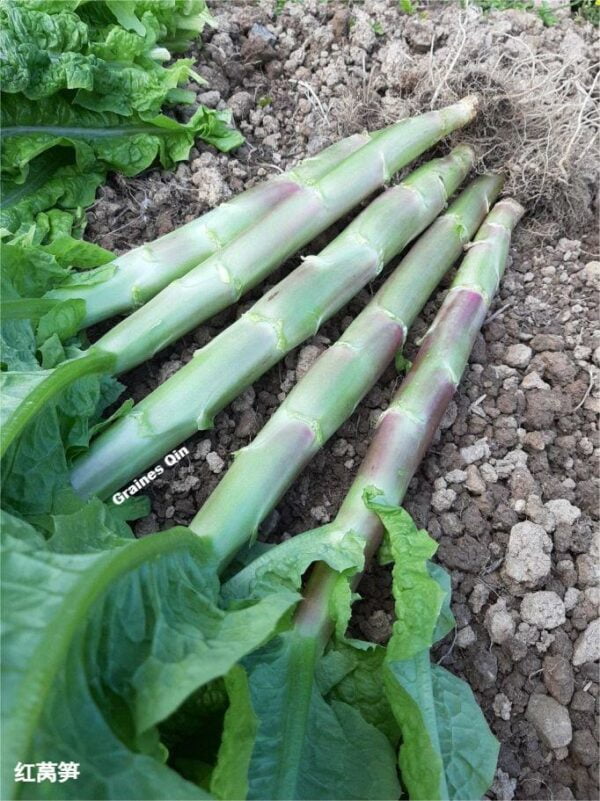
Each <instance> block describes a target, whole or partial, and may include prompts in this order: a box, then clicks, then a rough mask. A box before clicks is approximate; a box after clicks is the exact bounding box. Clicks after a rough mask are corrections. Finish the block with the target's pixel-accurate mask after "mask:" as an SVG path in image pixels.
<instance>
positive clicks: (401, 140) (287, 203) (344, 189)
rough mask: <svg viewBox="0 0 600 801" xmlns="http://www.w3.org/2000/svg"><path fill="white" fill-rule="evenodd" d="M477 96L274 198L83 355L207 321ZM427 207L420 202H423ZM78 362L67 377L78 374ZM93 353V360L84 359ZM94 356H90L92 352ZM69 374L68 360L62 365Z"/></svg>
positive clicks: (396, 131)
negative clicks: (299, 188)
mask: <svg viewBox="0 0 600 801" xmlns="http://www.w3.org/2000/svg"><path fill="white" fill-rule="evenodd" d="M476 107H477V100H476V98H473V97H467V98H464V99H463V100H461V101H460V102H458V103H455V104H454V105H453V106H448V107H447V108H444V109H441V110H440V111H431V112H429V113H428V114H423V115H422V116H420V117H414V118H412V119H407V120H404V121H403V122H399V123H396V124H395V125H392V126H390V127H389V128H386V129H384V130H382V131H379V132H378V133H376V134H375V135H373V136H372V137H371V138H370V141H369V142H368V143H367V144H366V145H364V146H363V147H361V148H359V149H358V150H357V151H356V152H354V153H352V154H351V155H350V156H348V157H347V158H346V159H344V160H343V161H342V162H341V164H339V165H338V166H337V167H335V168H334V169H332V170H330V171H329V172H327V173H326V174H325V175H324V176H322V177H321V178H320V179H319V180H317V181H314V183H311V184H307V185H306V186H304V188H303V189H302V191H298V192H293V193H292V194H291V196H290V197H288V198H287V199H286V200H284V201H283V202H281V203H278V204H277V205H276V206H275V207H274V208H273V209H272V210H271V211H270V212H269V213H268V214H266V215H265V216H263V217H262V218H261V219H260V220H259V221H258V222H257V223H256V224H255V225H253V226H250V228H248V229H247V230H245V231H243V232H242V233H241V234H240V235H239V236H237V237H235V238H234V239H233V240H232V241H231V242H230V243H229V244H228V245H227V246H226V247H224V248H222V249H221V250H219V251H218V252H216V253H214V254H213V255H212V256H210V257H209V258H207V259H206V260H205V261H203V262H202V263H201V264H199V265H198V266H197V267H194V268H192V269H191V270H189V271H188V272H187V273H186V274H185V275H183V276H182V277H180V278H177V279H175V280H174V281H173V282H172V283H170V284H169V285H168V286H166V287H165V288H164V289H163V290H162V291H161V292H159V293H158V294H157V295H155V297H154V298H152V299H151V300H149V301H148V302H147V303H146V304H145V305H144V306H142V307H141V308H139V309H137V311H135V312H133V314H132V315H131V316H130V317H128V318H127V319H125V320H123V321H122V322H120V323H119V324H117V325H116V326H115V327H114V328H112V329H111V330H110V331H109V332H107V333H106V334H105V335H104V336H102V337H101V338H100V339H99V340H98V342H96V343H95V344H94V345H93V346H92V347H91V348H90V349H89V350H88V351H87V354H104V357H105V363H106V364H107V365H110V367H108V368H107V370H110V371H111V372H112V373H114V374H118V373H121V372H124V371H125V370H129V369H132V368H133V367H135V366H136V365H138V364H141V363H142V362H144V361H146V360H147V359H149V358H151V357H152V356H154V354H155V353H157V352H158V351H160V350H161V349H162V348H164V347H166V346H167V345H170V344H171V343H172V342H174V341H175V340H176V339H178V338H179V337H180V336H182V335H183V334H185V333H187V332H188V331H189V330H191V329H192V328H194V327H195V326H197V325H199V324H200V323H202V322H203V321H204V320H206V319H207V318H209V317H211V316H212V315H214V314H216V313H217V312H219V311H221V310H222V309H224V308H226V307H227V306H229V305H230V304H232V303H234V302H236V301H237V300H238V299H239V298H240V297H241V296H242V295H243V294H244V293H245V292H247V291H248V290H249V289H251V288H252V287H253V286H255V285H256V284H257V283H259V282H260V281H262V280H263V279H264V278H265V277H266V276H267V275H269V273H271V272H272V271H273V270H274V269H275V268H276V267H277V266H279V265H280V264H281V263H282V262H283V261H284V260H285V259H286V258H287V257H288V256H290V255H291V254H292V253H294V252H295V251H296V250H298V248H300V247H302V246H303V245H305V244H307V243H308V242H310V240H311V239H313V238H314V237H315V236H316V235H317V234H319V233H320V232H321V231H323V230H324V229H325V228H327V227H328V226H329V225H331V224H332V223H333V222H335V220H337V219H339V217H341V216H342V215H343V214H345V213H346V212H348V211H349V210H350V209H351V208H352V207H353V206H355V205H356V204H357V203H359V202H360V201H361V200H364V199H365V198H366V197H368V196H369V195H370V194H372V192H374V191H375V190H376V189H378V188H379V187H381V185H382V184H384V183H385V182H386V181H388V180H389V179H390V178H391V176H392V175H394V173H396V172H397V171H398V170H399V169H400V168H401V167H403V166H404V165H405V164H408V163H409V162H410V161H412V160H413V159H414V158H416V157H417V156H419V155H420V154H421V153H423V152H424V151H425V150H427V148H429V147H430V146H431V145H433V144H435V142H437V141H438V140H439V139H441V138H442V137H443V136H445V135H446V134H447V133H450V132H451V131H453V130H455V129H456V128H459V127H461V126H462V125H465V124H466V123H467V122H469V121H470V120H471V119H472V118H473V116H474V115H475V113H476ZM425 205H426V204H425ZM87 354H86V355H84V356H83V357H81V359H79V360H78V361H79V364H78V365H77V367H76V368H75V369H74V377H79V375H82V374H84V371H85V368H84V366H83V365H82V364H81V361H82V360H83V359H85V358H87ZM90 358H92V357H90ZM93 358H95V357H93ZM61 369H62V377H61V380H62V379H67V378H68V370H69V367H68V363H64V364H63V366H62V368H61ZM49 400H50V395H49V394H48V393H46V392H44V391H43V390H39V391H37V390H36V395H35V397H34V398H33V399H31V398H29V397H27V398H26V399H25V401H24V403H25V404H26V405H27V407H28V409H29V411H28V413H21V414H20V422H19V427H15V426H13V427H12V429H11V438H10V439H8V438H6V437H5V438H4V440H3V449H4V450H3V451H2V453H4V452H5V451H6V449H7V448H8V447H9V446H10V444H11V442H12V441H14V439H15V438H16V437H17V436H18V435H19V434H20V433H21V431H22V430H23V428H24V426H25V425H26V424H27V423H28V421H29V420H30V419H31V418H32V416H33V415H34V414H35V413H37V412H38V411H39V409H40V408H41V407H40V403H41V402H42V401H43V402H48V401H49Z"/></svg>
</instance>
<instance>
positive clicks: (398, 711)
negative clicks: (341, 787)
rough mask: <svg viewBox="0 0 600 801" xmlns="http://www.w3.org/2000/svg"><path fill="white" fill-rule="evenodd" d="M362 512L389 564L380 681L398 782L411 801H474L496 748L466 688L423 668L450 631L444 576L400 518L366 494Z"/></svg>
mask: <svg viewBox="0 0 600 801" xmlns="http://www.w3.org/2000/svg"><path fill="white" fill-rule="evenodd" d="M367 506H368V507H369V508H370V509H371V510H372V511H374V512H376V514H377V515H378V516H379V518H380V520H381V522H382V523H383V525H384V526H385V530H386V535H387V539H388V543H387V547H388V549H389V551H388V552H391V555H392V557H393V560H394V566H393V571H392V576H393V582H392V591H393V595H394V600H395V609H396V622H395V623H394V626H393V630H392V637H391V639H390V642H389V644H388V646H387V654H386V657H385V662H384V664H383V670H382V678H383V684H384V688H385V694H386V698H387V701H388V703H389V705H390V707H391V709H392V711H393V714H394V716H395V718H396V721H397V723H398V725H399V727H400V731H401V735H402V744H401V746H400V752H399V759H398V763H399V766H400V772H401V775H402V780H403V782H404V784H405V785H406V788H407V790H408V794H409V797H410V798H411V799H431V800H432V801H433V800H435V799H440V801H441V799H449V800H450V801H465V799H473V801H475V799H480V798H482V796H483V795H484V794H485V792H486V791H487V789H488V788H489V786H490V785H491V783H492V781H493V778H494V773H495V770H496V762H497V759H498V751H499V743H498V741H497V740H496V738H495V737H494V736H493V735H492V733H491V731H490V729H489V727H488V724H487V722H486V720H485V717H484V716H483V713H482V711H481V709H480V708H479V706H478V704H477V701H476V700H475V697H474V695H473V693H472V691H471V689H470V688H469V686H468V685H467V684H466V683H465V682H464V681H462V680H461V679H459V678H458V677H457V676H454V675H452V674H451V673H450V672H448V671H447V670H445V669H444V668H442V667H440V666H439V665H432V664H431V660H430V654H429V649H430V647H431V646H432V645H433V644H434V643H435V642H436V641H437V640H438V639H439V638H440V637H443V636H445V635H446V634H447V633H448V631H449V630H450V629H451V628H452V626H453V619H452V615H451V612H450V609H449V595H450V581H449V576H448V575H447V574H446V573H445V571H444V570H443V569H442V568H441V567H440V566H439V565H432V563H431V562H429V561H428V560H429V559H430V557H431V556H432V555H433V554H434V553H435V551H436V549H437V544H436V543H435V541H434V540H433V539H431V537H429V535H428V534H427V532H426V531H423V530H419V529H417V527H416V526H415V524H414V522H413V520H412V519H411V517H410V515H409V514H408V512H406V511H405V510H404V509H401V508H396V507H390V506H385V505H384V504H382V503H379V502H378V501H377V498H376V497H375V496H374V495H370V496H369V497H368V498H367Z"/></svg>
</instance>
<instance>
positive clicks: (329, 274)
mask: <svg viewBox="0 0 600 801" xmlns="http://www.w3.org/2000/svg"><path fill="white" fill-rule="evenodd" d="M472 159H473V155H472V152H471V151H470V149H468V148H465V147H459V148H456V149H455V150H454V151H452V153H451V154H450V155H449V156H447V157H446V158H444V159H440V160H438V161H433V162H430V163H429V164H427V165H424V166H423V167H421V168H419V169H418V170H416V171H415V172H414V173H413V174H412V175H411V176H409V177H408V178H407V179H406V181H404V182H402V183H401V184H399V185H398V186H396V187H394V188H393V189H390V190H388V191H387V192H386V193H384V194H383V195H381V196H380V197H379V198H377V199H376V200H375V201H374V202H373V203H372V204H371V206H369V207H368V208H367V209H366V210H365V211H364V212H363V213H362V214H361V215H360V216H359V217H358V218H357V219H356V220H355V221H354V222H353V223H352V224H351V225H350V226H348V228H347V229H346V230H345V231H344V232H343V233H342V234H340V236H339V237H337V238H336V239H335V240H334V241H333V242H332V243H330V245H328V246H327V247H326V248H325V250H323V251H322V252H321V253H320V254H319V255H318V256H311V257H309V258H307V259H306V260H305V261H304V263H303V264H302V265H301V266H300V267H299V268H298V269H297V270H295V271H294V272H293V273H291V274H290V275H289V276H287V277H286V278H285V279H283V281H281V282H280V283H279V284H278V285H277V286H275V287H274V288H273V289H272V290H271V291H270V292H268V293H267V294H266V295H265V296H264V297H263V298H261V299H260V300H259V301H258V302H257V303H256V304H255V305H254V306H253V307H252V308H251V309H250V310H249V311H248V312H246V313H245V314H244V315H243V316H242V317H241V318H240V319H239V320H237V321H236V322H235V323H234V324H233V325H231V326H230V327H229V328H227V329H226V330H225V331H223V332H222V333H221V334H220V335H219V336H218V337H216V338H215V339H214V340H212V341H211V342H210V343H209V344H208V345H206V346H205V347H204V348H202V349H201V350H199V351H198V352H197V353H196V355H195V356H194V358H193V359H192V360H191V362H189V363H188V364H187V365H186V366H185V367H183V368H182V369H181V370H179V371H178V372H177V373H176V374H175V375H174V376H172V377H171V378H170V379H169V380H168V381H166V382H165V383H164V384H163V385H162V386H160V387H158V388H157V389H156V390H155V391H154V392H152V393H151V394H150V395H148V396H147V397H146V398H145V399H144V400H143V401H141V402H140V403H139V404H137V406H135V407H134V408H133V409H132V410H131V411H130V412H129V413H128V414H127V415H125V416H124V417H122V418H121V419H120V420H117V421H116V422H115V423H114V424H113V425H112V426H110V427H109V428H108V429H107V430H106V431H105V432H103V434H102V435H101V436H100V437H98V438H97V440H95V441H94V442H93V443H92V446H91V448H90V450H89V451H88V452H87V453H86V454H84V455H83V457H82V458H81V459H80V460H79V461H78V462H77V463H76V464H75V466H74V468H73V471H72V483H73V486H74V488H75V489H76V491H77V492H78V493H79V494H80V495H82V496H88V495H92V494H99V495H105V494H108V493H110V492H111V491H113V490H114V489H117V488H119V487H120V486H122V485H124V484H125V483H126V482H127V481H128V480H129V479H131V478H133V477H134V476H135V475H136V474H137V473H139V472H140V471H141V470H143V469H144V468H146V467H147V466H148V465H151V464H153V463H155V461H156V460H157V459H159V458H160V457H161V456H162V455H163V454H164V453H166V452H167V451H168V450H170V449H171V448H174V447H175V446H176V445H178V444H179V443H181V442H182V441H183V440H184V439H186V438H187V437H189V436H191V435H192V434H193V433H194V432H195V431H197V430H198V429H206V428H210V427H211V426H212V421H213V417H214V415H215V414H216V413H217V412H218V411H219V410H220V409H222V408H223V407H224V406H225V405H226V404H227V403H229V402H230V401H231V400H232V399H233V398H235V397H236V396H237V395H238V394H239V393H240V392H242V391H243V390H244V389H245V387H247V386H248V385H250V384H251V383H252V382H253V381H255V380H256V378H258V377H259V376H260V375H261V374H262V373H264V372H265V371H266V370H267V369H268V368H269V367H271V366H272V365H273V364H275V363H276V362H277V361H279V360H280V359H281V358H283V356H284V355H285V353H287V352H288V351H289V350H290V349H291V348H293V347H295V346H296V345H298V344H299V343H300V342H302V341H303V340H305V339H306V338H307V337H309V336H311V335H312V334H314V333H315V332H316V331H317V330H318V328H319V326H320V325H321V323H322V322H323V321H324V320H326V319H327V318H328V317H330V316H331V315H332V314H334V313H335V312H336V311H337V310H338V309H339V308H341V306H342V305H343V304H344V303H346V302H347V301H348V300H350V298H351V297H352V296H353V295H354V294H355V293H356V292H357V291H358V290H359V289H360V288H361V287H362V286H364V285H365V284H366V283H367V282H368V281H369V280H371V279H372V278H374V277H375V276H376V275H377V274H378V273H379V272H380V271H381V269H382V268H383V265H384V264H385V263H386V262H387V261H389V259H391V258H392V257H393V256H394V255H395V254H396V253H398V252H399V251H400V250H401V249H402V248H403V247H404V245H405V244H406V243H407V242H408V241H409V240H410V239H412V238H413V237H414V236H416V235H417V234H418V233H419V232H420V231H422V230H423V228H425V227H426V226H427V225H428V224H429V223H430V222H431V220H432V219H433V218H434V217H435V216H436V214H438V213H439V211H441V210H442V209H443V207H444V206H445V204H446V199H447V196H448V195H449V194H451V193H452V192H453V191H454V189H455V188H456V187H457V186H458V184H459V183H460V182H461V181H462V179H463V178H464V176H465V174H466V173H467V172H468V169H469V166H470V165H471V163H472ZM476 186H477V187H478V188H477V189H474V190H473V193H472V194H473V196H476V197H477V198H478V206H477V211H476V212H475V213H473V212H471V216H472V217H473V216H476V215H478V214H481V216H480V217H478V220H480V219H481V217H482V216H483V214H484V213H485V203H486V202H487V199H488V195H489V196H490V197H492V198H493V197H494V196H495V193H496V192H497V191H498V188H499V179H497V178H495V177H493V178H489V177H488V178H484V179H481V180H480V181H479V182H478V183H477V184H476ZM457 202H458V203H459V206H458V209H459V212H458V213H460V210H461V208H462V207H461V206H460V201H457ZM482 207H483V208H482ZM467 208H470V206H469V204H468V203H467ZM452 219H453V218H452V216H450V217H449V218H448V220H447V221H446V223H445V230H446V229H447V228H448V227H449V226H451V222H450V221H451V220H452ZM382 223H383V224H382ZM442 227H444V226H442ZM440 236H443V234H440ZM457 241H458V245H456V246H455V247H459V248H460V240H457ZM456 255H458V254H456ZM456 255H455V256H454V257H453V258H456ZM444 263H445V264H446V263H447V260H446V261H445V262H444ZM444 269H446V268H444ZM420 273H421V274H422V275H420V276H419V277H418V278H415V282H416V286H415V289H414V290H413V289H412V287H411V289H410V290H408V292H407V297H408V298H409V301H410V302H412V297H413V294H412V293H413V291H414V292H415V293H416V294H417V297H418V296H419V292H421V294H423V293H424V292H425V291H426V290H425V287H428V286H430V284H429V280H430V279H429V273H428V272H427V271H424V270H423V269H422V267H421V268H420ZM431 273H432V274H433V276H434V279H433V286H434V285H435V283H437V280H439V277H440V276H441V274H443V273H439V271H436V270H435V269H432V271H431ZM438 273H439V274H438ZM436 275H437V278H436V277H435V276H436ZM429 291H430V290H429ZM427 294H428V293H427ZM425 297H426V295H425ZM368 330H369V329H368V326H365V328H364V331H363V332H362V333H361V336H363V337H366V338H367V339H368V338H369V337H368ZM223 364H228V365H230V369H229V370H223ZM109 465H110V467H109Z"/></svg>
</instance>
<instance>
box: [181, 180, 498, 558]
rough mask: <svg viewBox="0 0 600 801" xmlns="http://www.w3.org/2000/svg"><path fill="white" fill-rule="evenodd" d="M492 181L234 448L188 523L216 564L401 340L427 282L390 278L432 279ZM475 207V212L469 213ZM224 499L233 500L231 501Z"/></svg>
mask: <svg viewBox="0 0 600 801" xmlns="http://www.w3.org/2000/svg"><path fill="white" fill-rule="evenodd" d="M500 186H501V181H498V180H497V179H492V180H485V179H480V180H479V181H478V182H476V184H475V185H474V186H472V187H470V189H467V190H466V192H465V193H463V195H462V196H461V198H459V200H458V201H457V203H460V204H461V205H462V208H463V209H465V208H466V207H467V204H466V203H465V195H466V193H467V192H469V193H470V197H471V199H472V202H473V206H472V208H471V209H470V212H471V214H470V217H469V215H468V214H465V216H464V218H463V219H462V220H461V221H460V222H461V225H460V226H457V225H456V218H455V211H454V209H453V207H450V209H449V212H448V215H449V217H450V218H451V219H452V220H453V223H454V228H455V236H456V239H455V241H454V243H452V240H451V238H450V240H449V239H448V237H449V231H448V228H447V226H446V225H445V224H443V223H442V220H440V221H439V223H441V224H440V225H437V224H436V226H432V228H431V229H430V230H429V231H428V232H427V233H426V234H424V235H423V237H422V238H421V240H420V241H419V243H417V245H415V247H414V248H413V249H412V250H411V252H410V253H409V254H408V255H407V256H406V257H405V259H403V261H402V262H401V263H400V265H399V266H398V268H397V269H396V271H395V272H394V274H393V275H392V276H391V277H390V278H389V279H388V281H387V282H386V284H384V286H383V287H382V289H381V290H380V292H379V293H378V294H377V295H376V296H375V297H374V298H373V300H372V301H371V303H369V305H368V306H367V307H366V308H365V310H364V311H363V312H362V313H361V314H360V315H359V316H358V317H357V318H356V320H355V321H354V322H353V323H352V324H351V325H350V326H349V328H348V329H347V330H346V332H345V333H344V335H343V336H342V338H341V339H340V340H338V342H336V343H335V344H334V345H333V346H332V347H331V348H329V349H328V350H327V351H326V352H325V353H324V354H323V355H322V356H321V357H320V358H319V359H318V360H317V361H316V363H315V364H314V365H313V367H312V368H311V369H310V370H309V372H308V373H307V374H306V375H305V376H304V377H303V378H302V380H301V381H300V382H299V383H298V384H297V385H296V387H295V388H294V389H293V390H292V392H291V393H290V394H289V395H288V397H287V398H286V400H285V401H284V402H283V403H282V405H281V406H280V407H279V409H278V410H277V412H276V413H275V414H274V415H273V417H272V418H271V419H270V420H269V422H268V423H267V424H266V425H265V426H264V428H263V429H262V431H261V432H260V433H259V435H258V436H257V437H256V439H255V440H254V441H253V442H252V443H251V444H250V445H249V446H248V447H246V448H244V449H242V450H241V451H239V452H238V454H237V455H236V458H235V460H234V462H233V464H232V465H231V467H230V468H229V470H228V472H227V473H226V474H225V476H224V477H223V479H222V480H221V482H220V483H219V485H218V486H217V488H216V489H215V491H214V492H213V493H212V494H211V496H210V497H209V498H208V500H207V501H206V503H205V504H204V506H203V507H202V509H200V511H199V512H198V514H197V515H196V517H195V518H194V519H193V521H192V523H191V525H190V528H191V529H192V530H193V531H195V532H197V533H198V534H199V535H201V536H203V537H205V538H207V539H209V540H210V541H211V542H212V544H213V547H214V549H215V551H216V552H217V553H218V555H219V558H220V560H221V562H222V563H223V564H224V563H226V562H227V561H228V560H229V559H230V558H231V556H232V555H233V554H234V553H235V551H236V550H237V549H238V548H239V547H240V546H241V545H243V543H244V542H245V541H246V540H247V539H248V538H249V537H250V536H253V535H254V534H255V532H256V531H257V528H258V525H259V524H260V522H261V521H262V520H263V519H264V518H265V516H266V515H267V514H268V513H269V512H270V510H271V509H272V508H273V507H274V506H275V504H276V503H277V501H278V500H279V499H280V497H281V496H282V495H283V493H284V492H285V490H286V489H287V487H288V486H289V485H290V483H291V482H292V481H293V479H294V478H295V477H296V476H297V475H298V473H299V472H300V471H301V470H302V468H303V467H304V466H305V465H306V464H307V463H308V461H309V460H310V459H311V458H312V457H313V456H314V454H315V453H316V452H317V451H318V450H319V448H320V447H321V446H322V445H323V444H324V442H326V441H327V439H328V438H329V437H330V436H331V435H332V434H333V433H334V431H335V430H336V429H337V428H338V427H339V426H340V425H341V424H342V423H343V422H344V421H345V420H346V419H347V418H348V417H349V416H350V414H351V413H352V411H353V410H354V408H355V407H356V405H357V403H358V402H359V401H360V400H361V398H362V397H363V396H364V395H365V393H366V392H367V391H368V390H369V389H370V387H371V386H373V384H374V383H375V382H376V380H377V378H378V377H379V376H380V375H381V373H382V372H383V370H384V369H385V367H386V366H387V364H388V363H389V361H390V360H391V358H392V356H393V355H394V353H395V352H397V350H398V348H399V347H400V346H401V344H402V342H403V341H404V337H405V334H406V330H407V328H408V323H410V322H412V320H414V318H415V316H416V314H418V312H419V310H420V308H422V306H423V305H424V303H425V302H426V300H427V298H428V296H429V292H430V290H431V286H430V285H429V284H428V285H427V286H426V287H425V288H424V289H423V293H422V295H421V296H420V297H415V296H414V295H409V296H408V298H406V297H404V296H403V295H402V294H401V293H399V292H396V291H394V290H395V287H396V285H397V282H404V281H408V282H410V281H411V279H413V278H415V277H416V276H417V275H418V274H419V273H420V272H423V271H425V269H424V268H425V267H427V269H429V268H430V267H431V269H432V272H433V274H432V277H431V282H433V283H437V282H438V281H439V280H440V279H441V278H442V276H443V275H444V273H445V272H446V270H447V269H448V268H449V267H450V266H451V264H452V263H453V261H454V260H455V258H457V256H458V255H459V254H460V251H461V249H462V244H463V243H462V240H461V237H463V236H464V235H465V233H467V234H468V235H472V234H473V233H474V231H475V230H476V228H477V225H478V224H479V222H480V221H481V219H482V217H483V214H484V213H485V212H484V210H483V209H482V208H481V205H482V204H481V202H480V201H481V194H484V195H486V196H487V197H488V198H489V199H491V200H493V198H494V197H495V195H496V194H497V193H498V191H499V190H500ZM485 205H487V204H485ZM478 208H479V209H480V215H479V216H478V215H477V213H475V210H476V209H478ZM442 219H443V218H442ZM465 228H466V231H465ZM424 243H426V244H427V248H425V245H424ZM426 251H427V252H429V253H432V254H433V253H436V254H438V256H437V261H435V260H434V262H433V266H431V265H430V264H428V263H425V264H424V263H423V262H422V261H421V260H420V258H415V257H414V255H413V254H414V253H415V252H417V254H419V255H420V256H422V255H423V253H424V252H426ZM382 298H386V299H387V302H388V305H387V306H386V307H383V306H382V305H381V299H382ZM392 299H393V300H394V302H393V303H392ZM231 498H237V499H240V502H239V503H236V504H232V503H231Z"/></svg>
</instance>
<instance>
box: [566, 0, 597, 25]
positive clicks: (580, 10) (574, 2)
mask: <svg viewBox="0 0 600 801" xmlns="http://www.w3.org/2000/svg"><path fill="white" fill-rule="evenodd" d="M571 10H572V12H573V13H574V14H576V15H577V16H578V17H580V18H581V19H584V20H587V21H588V22H591V23H592V25H596V26H598V25H600V2H598V0H571Z"/></svg>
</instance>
